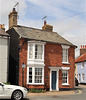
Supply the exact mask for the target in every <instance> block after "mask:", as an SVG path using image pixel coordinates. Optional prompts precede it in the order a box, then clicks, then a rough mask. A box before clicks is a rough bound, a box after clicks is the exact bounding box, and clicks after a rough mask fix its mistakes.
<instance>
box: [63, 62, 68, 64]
mask: <svg viewBox="0 0 86 100" xmlns="http://www.w3.org/2000/svg"><path fill="white" fill-rule="evenodd" d="M62 64H70V63H68V62H62Z"/></svg>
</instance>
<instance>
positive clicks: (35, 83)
mask: <svg viewBox="0 0 86 100" xmlns="http://www.w3.org/2000/svg"><path fill="white" fill-rule="evenodd" d="M27 85H44V83H27Z"/></svg>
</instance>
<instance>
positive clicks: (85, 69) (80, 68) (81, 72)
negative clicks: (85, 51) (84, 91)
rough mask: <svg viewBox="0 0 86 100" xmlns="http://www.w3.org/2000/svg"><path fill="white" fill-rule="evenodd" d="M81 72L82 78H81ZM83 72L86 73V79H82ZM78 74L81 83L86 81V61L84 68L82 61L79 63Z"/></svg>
mask: <svg viewBox="0 0 86 100" xmlns="http://www.w3.org/2000/svg"><path fill="white" fill-rule="evenodd" d="M79 74H80V78H79ZM82 74H85V80H84V81H83V80H82ZM77 76H78V81H79V83H86V62H84V68H83V69H82V62H80V63H77Z"/></svg>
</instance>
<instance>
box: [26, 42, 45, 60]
mask: <svg viewBox="0 0 86 100" xmlns="http://www.w3.org/2000/svg"><path fill="white" fill-rule="evenodd" d="M34 42H35V43H34ZM30 44H32V45H33V49H32V50H33V51H32V52H33V58H32V59H30V58H29V45H30ZM36 45H41V46H42V47H43V48H42V59H35V46H36ZM44 45H45V42H37V41H33V42H30V41H29V42H28V57H27V58H28V60H40V61H44Z"/></svg>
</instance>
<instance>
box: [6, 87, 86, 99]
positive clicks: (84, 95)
mask: <svg viewBox="0 0 86 100" xmlns="http://www.w3.org/2000/svg"><path fill="white" fill-rule="evenodd" d="M77 88H78V89H76V90H75V92H74V93H73V94H70V93H69V94H68V95H63V94H61V95H43V96H42V95H41V96H36V95H32V96H31V95H30V96H29V94H28V97H27V99H23V100H86V86H85V87H77ZM78 90H79V91H78ZM80 91H81V92H80ZM51 93H52V92H51ZM62 93H64V92H62ZM5 100H7V99H5Z"/></svg>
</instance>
